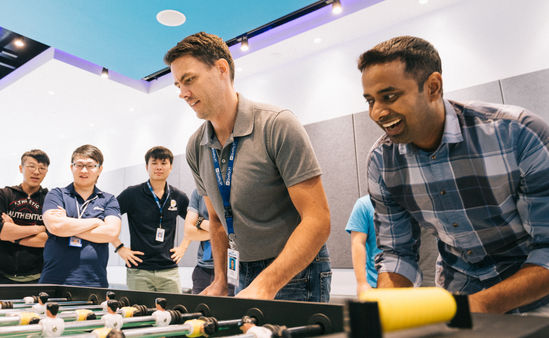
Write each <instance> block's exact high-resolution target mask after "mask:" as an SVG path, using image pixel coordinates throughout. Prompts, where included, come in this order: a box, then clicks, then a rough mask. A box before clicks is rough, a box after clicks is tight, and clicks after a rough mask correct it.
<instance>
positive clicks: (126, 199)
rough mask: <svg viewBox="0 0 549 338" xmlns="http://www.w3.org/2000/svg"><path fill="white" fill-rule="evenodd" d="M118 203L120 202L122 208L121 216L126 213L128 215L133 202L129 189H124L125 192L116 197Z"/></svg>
mask: <svg viewBox="0 0 549 338" xmlns="http://www.w3.org/2000/svg"><path fill="white" fill-rule="evenodd" d="M116 199H117V201H118V205H119V207H120V214H121V215H123V214H125V213H128V212H129V211H130V210H129V209H130V205H131V202H130V193H129V191H128V189H124V191H122V192H121V193H120V195H118V197H116Z"/></svg>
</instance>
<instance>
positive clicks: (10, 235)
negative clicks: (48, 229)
mask: <svg viewBox="0 0 549 338" xmlns="http://www.w3.org/2000/svg"><path fill="white" fill-rule="evenodd" d="M44 231H45V227H44V226H42V225H17V224H15V223H13V222H4V226H3V227H2V231H1V232H0V239H1V240H3V241H10V242H13V241H15V240H18V239H23V238H26V237H29V236H33V235H36V234H38V233H40V232H44Z"/></svg>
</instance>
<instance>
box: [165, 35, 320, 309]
mask: <svg viewBox="0 0 549 338" xmlns="http://www.w3.org/2000/svg"><path fill="white" fill-rule="evenodd" d="M164 60H165V62H166V63H167V64H168V65H170V67H171V71H172V74H173V76H174V79H175V85H176V86H177V87H178V88H179V89H180V95H179V96H180V97H181V98H182V99H184V100H185V101H187V103H188V104H189V106H191V108H192V109H193V110H194V111H195V112H196V114H197V116H198V117H199V118H201V119H204V120H206V122H205V123H204V124H203V125H202V126H201V127H200V128H199V129H198V130H197V131H196V132H195V133H194V134H193V135H192V136H191V138H190V139H189V143H188V145H187V162H188V163H189V166H190V167H191V170H192V172H193V175H194V178H195V181H196V186H197V189H198V191H199V193H200V195H203V196H204V201H205V203H206V207H207V209H208V213H209V215H210V236H211V242H212V252H213V257H214V269H215V278H214V281H213V282H212V284H211V285H210V286H209V287H208V288H206V289H205V290H204V291H203V292H202V294H206V295H226V294H227V280H229V282H230V283H231V284H236V286H237V288H236V291H235V292H237V293H238V294H237V296H238V297H246V298H262V299H273V298H277V299H290V300H303V301H328V300H329V293H330V281H331V270H330V264H329V257H328V252H327V250H326V247H325V242H326V240H327V239H328V235H329V234H330V213H329V210H328V203H327V200H326V195H325V193H324V188H323V187H322V182H321V180H320V174H321V171H320V167H319V165H318V162H317V160H316V157H315V154H314V152H313V149H312V146H311V144H310V141H309V138H308V136H307V134H306V133H305V130H304V128H303V127H302V126H301V124H300V123H299V122H298V121H297V119H296V118H295V116H294V115H293V114H292V113H291V112H290V111H288V110H285V109H280V108H277V107H274V106H270V105H266V104H261V103H257V102H253V101H250V100H248V99H246V98H244V97H243V96H242V95H241V94H238V93H237V92H236V91H235V89H234V87H233V81H234V63H233V60H232V57H231V55H230V52H229V49H228V47H227V45H226V44H225V43H224V42H223V41H222V40H221V39H220V38H219V37H217V36H215V35H211V34H206V33H197V34H194V35H191V36H188V37H187V38H185V39H184V40H182V41H181V42H179V43H178V44H177V45H176V46H175V47H173V48H172V49H171V50H170V51H169V52H168V53H167V54H166V56H165V57H164ZM216 174H217V175H216ZM224 227H225V229H226V230H227V231H225V229H224ZM227 234H228V235H227ZM229 247H230V248H229ZM227 262H230V264H228V263H227ZM235 262H237V264H234V263H235ZM238 262H239V264H238Z"/></svg>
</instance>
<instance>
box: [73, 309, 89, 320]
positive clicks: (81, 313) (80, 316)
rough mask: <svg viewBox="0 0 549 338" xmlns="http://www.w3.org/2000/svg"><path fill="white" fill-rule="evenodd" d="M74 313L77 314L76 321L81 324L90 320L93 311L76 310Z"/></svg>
mask: <svg viewBox="0 0 549 338" xmlns="http://www.w3.org/2000/svg"><path fill="white" fill-rule="evenodd" d="M74 312H75V313H76V320H77V321H79V322H80V321H83V320H86V319H87V318H88V315H89V314H90V313H92V311H91V310H86V309H78V310H75V311H74Z"/></svg>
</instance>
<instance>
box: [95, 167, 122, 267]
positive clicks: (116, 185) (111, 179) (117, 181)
mask: <svg viewBox="0 0 549 338" xmlns="http://www.w3.org/2000/svg"><path fill="white" fill-rule="evenodd" d="M125 171H126V170H125V169H124V168H121V169H116V170H112V171H108V172H103V173H101V176H100V177H99V180H98V181H97V187H98V188H99V189H101V190H103V191H105V192H108V193H110V194H113V195H114V196H118V194H120V192H122V190H124V188H125V186H124V176H125ZM126 222H127V221H126ZM126 228H127V225H126ZM122 229H124V224H122ZM123 235H124V234H123V233H122V230H121V237H120V238H123ZM127 238H128V240H126V241H125V242H124V239H122V242H124V243H129V236H127ZM109 246H110V250H109V262H108V265H112V266H120V265H124V261H123V260H122V258H120V256H118V254H115V253H114V252H113V250H114V249H113V247H112V245H109Z"/></svg>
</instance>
